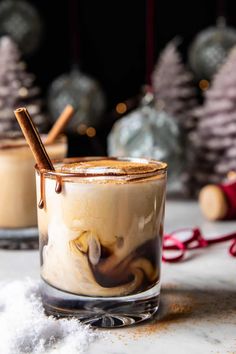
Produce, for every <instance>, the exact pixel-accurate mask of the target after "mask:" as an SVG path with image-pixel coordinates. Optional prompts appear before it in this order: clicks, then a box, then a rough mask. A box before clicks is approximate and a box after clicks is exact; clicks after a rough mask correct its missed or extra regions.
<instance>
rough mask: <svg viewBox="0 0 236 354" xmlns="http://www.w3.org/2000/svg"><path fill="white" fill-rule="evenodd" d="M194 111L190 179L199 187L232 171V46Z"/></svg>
mask: <svg viewBox="0 0 236 354" xmlns="http://www.w3.org/2000/svg"><path fill="white" fill-rule="evenodd" d="M197 114H198V116H199V119H200V120H199V124H198V128H197V130H196V132H195V134H194V135H193V139H194V143H195V146H196V149H197V150H196V152H197V159H196V162H197V164H196V169H195V170H194V171H193V173H194V178H195V180H196V182H197V185H199V186H203V185H205V184H207V183H221V182H222V180H223V179H225V177H226V175H227V173H228V172H229V171H231V170H234V171H235V170H236V46H235V47H233V49H231V51H230V53H229V55H228V57H227V60H226V62H225V63H224V64H223V65H222V66H221V68H220V70H219V72H218V73H217V74H216V75H215V76H214V78H213V80H212V85H211V87H210V89H209V90H208V91H206V93H205V101H204V104H203V106H202V107H201V108H199V109H198V110H197Z"/></svg>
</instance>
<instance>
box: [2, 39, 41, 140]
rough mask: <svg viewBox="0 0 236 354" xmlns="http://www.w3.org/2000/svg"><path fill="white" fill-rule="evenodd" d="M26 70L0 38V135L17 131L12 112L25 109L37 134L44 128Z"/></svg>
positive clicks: (37, 97) (15, 50)
mask: <svg viewBox="0 0 236 354" xmlns="http://www.w3.org/2000/svg"><path fill="white" fill-rule="evenodd" d="M34 80H35V77H34V75H32V74H31V73H28V72H27V70H26V64H25V62H23V61H21V53H20V51H19V49H18V47H17V45H16V44H15V43H14V41H13V40H12V39H11V38H10V37H9V36H3V37H1V39H0V133H6V132H15V131H20V128H19V124H18V123H17V121H16V119H15V116H14V113H13V110H14V109H16V108H18V107H20V106H26V107H27V109H28V111H29V113H30V115H31V116H32V118H33V120H34V123H35V124H36V125H37V127H38V129H39V130H40V131H42V132H43V131H45V130H46V129H47V126H48V124H47V119H46V115H45V113H44V107H43V101H42V99H41V98H40V89H39V87H37V86H35V85H34Z"/></svg>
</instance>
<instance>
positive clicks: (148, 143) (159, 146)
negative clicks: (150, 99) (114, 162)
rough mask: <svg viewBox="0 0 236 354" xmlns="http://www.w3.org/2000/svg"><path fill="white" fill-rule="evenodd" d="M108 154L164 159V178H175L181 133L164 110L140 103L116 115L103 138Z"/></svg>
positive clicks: (179, 167) (180, 162) (179, 165)
mask: <svg viewBox="0 0 236 354" xmlns="http://www.w3.org/2000/svg"><path fill="white" fill-rule="evenodd" d="M107 143H108V155H109V156H120V157H122V156H123V157H125V156H129V157H146V158H153V159H156V160H161V161H165V162H167V163H168V180H169V181H173V180H175V179H176V178H177V177H178V176H179V174H180V173H181V170H182V167H183V150H182V146H181V133H180V129H179V126H178V125H177V123H176V122H175V120H174V119H173V118H172V117H170V116H169V115H168V114H167V113H166V112H164V111H157V110H156V109H155V108H154V107H151V106H148V105H146V106H141V107H139V108H137V109H135V110H134V111H132V112H131V113H129V114H128V115H127V116H124V117H123V118H121V119H119V120H118V121H117V122H116V123H115V124H114V125H113V127H112V129H111V131H110V133H109V134H108V138H107Z"/></svg>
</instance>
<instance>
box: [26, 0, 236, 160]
mask: <svg viewBox="0 0 236 354" xmlns="http://www.w3.org/2000/svg"><path fill="white" fill-rule="evenodd" d="M30 3H31V4H33V5H35V7H36V8H37V9H38V11H39V13H40V15H41V17H42V20H43V24H44V35H43V38H42V41H41V44H40V47H39V48H38V50H37V51H36V52H34V54H32V55H31V56H28V57H26V58H25V60H26V62H27V63H28V67H29V69H30V70H31V71H32V72H33V73H35V74H36V77H37V82H38V84H39V85H40V86H41V88H42V93H43V96H44V97H45V99H46V97H47V91H48V87H49V85H50V83H51V82H52V80H53V79H54V78H56V77H57V76H59V75H60V74H62V73H64V72H68V71H69V70H70V68H71V65H72V63H73V61H75V62H78V63H79V66H80V69H81V70H82V71H83V72H85V73H87V74H88V75H89V76H92V77H94V78H95V79H97V80H98V81H99V83H100V85H101V87H102V89H103V91H104V93H105V96H106V99H107V109H106V112H105V114H104V117H103V120H102V124H101V125H100V127H99V128H98V130H97V135H96V137H95V138H93V139H91V138H88V137H85V136H74V137H73V136H71V137H70V149H69V155H86V154H87V155H88V154H90V155H91V154H93V155H99V154H106V137H107V134H108V132H109V131H110V129H111V127H112V125H113V123H114V121H115V120H116V119H118V118H119V117H117V116H115V115H114V108H115V106H116V104H117V103H118V102H121V101H123V100H127V99H130V98H132V97H136V96H137V95H139V94H140V91H141V87H142V86H143V85H144V84H145V83H146V74H147V72H146V71H147V69H146V61H145V58H146V54H147V49H146V37H147V36H146V34H147V31H146V28H147V26H146V7H147V2H146V1H144V0H138V1H134V0H133V1H131V0H130V1H129V0H126V1H124V0H112V1H104V0H99V1H92V0H79V1H76V0H74V1H73V0H60V1H48V0H38V1H36V0H31V1H30ZM76 8H77V9H76ZM154 8H155V9H154V43H153V46H154V58H153V60H154V62H155V61H156V59H157V57H158V55H159V53H160V51H161V50H162V49H163V47H164V46H165V45H166V44H167V42H168V41H169V40H171V39H172V38H173V37H175V36H176V35H179V36H180V37H181V38H182V44H181V46H180V50H181V52H182V55H183V58H184V60H185V61H186V60H187V51H188V47H189V45H190V43H191V41H192V40H193V38H194V37H195V35H196V34H197V33H198V32H199V31H201V30H203V29H205V28H206V27H208V26H210V25H214V24H215V22H216V18H217V16H218V15H220V14H224V15H225V16H226V19H227V23H228V25H231V26H233V27H236V6H235V1H234V0H231V1H229V0H228V1H213V0H207V1H206V0H205V1H204V0H201V1H200V0H198V1H194V0H192V1H190V0H189V1H173V0H172V1H170V0H159V1H158V0H156V1H155V0H154ZM75 23H76V25H75ZM76 34H77V39H76V42H77V44H78V45H77V49H76V50H75V49H73V47H74V44H73V43H75V41H74V42H73V39H72V38H74V39H75V35H76ZM134 102H135V101H134Z"/></svg>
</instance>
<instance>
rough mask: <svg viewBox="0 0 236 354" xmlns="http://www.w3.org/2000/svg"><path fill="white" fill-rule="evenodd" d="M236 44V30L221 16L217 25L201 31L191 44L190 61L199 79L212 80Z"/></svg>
mask: <svg viewBox="0 0 236 354" xmlns="http://www.w3.org/2000/svg"><path fill="white" fill-rule="evenodd" d="M235 44H236V30H235V29H234V28H231V27H228V26H226V24H225V19H224V18H223V17H220V18H219V19H218V21H217V25H216V26H214V27H213V26H212V27H209V28H207V29H205V30H203V31H201V32H200V33H199V34H198V35H197V36H196V37H195V39H194V40H193V43H192V44H191V45H190V48H189V53H188V61H189V65H190V67H191V69H192V70H193V72H194V74H195V76H196V78H197V79H198V80H201V79H207V80H210V79H211V78H212V76H213V75H214V74H215V73H216V72H217V70H218V69H219V67H220V66H221V64H222V63H223V62H224V60H225V58H226V56H227V54H228V52H229V50H230V49H231V48H232V47H233V46H234V45H235Z"/></svg>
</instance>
